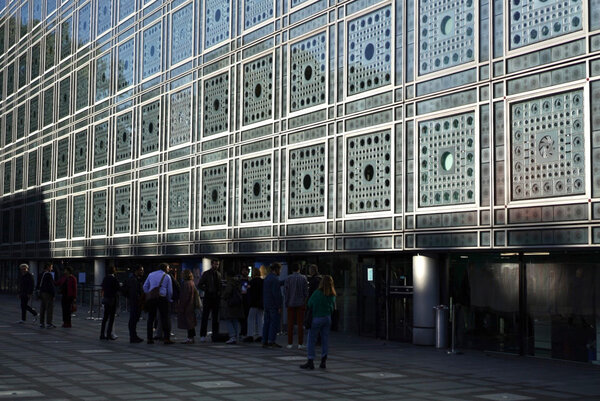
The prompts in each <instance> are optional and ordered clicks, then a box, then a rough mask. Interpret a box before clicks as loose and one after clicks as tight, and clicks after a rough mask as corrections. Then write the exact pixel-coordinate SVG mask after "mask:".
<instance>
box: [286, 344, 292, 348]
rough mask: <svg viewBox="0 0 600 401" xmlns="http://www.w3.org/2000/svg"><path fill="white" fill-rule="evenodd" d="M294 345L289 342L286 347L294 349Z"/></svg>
mask: <svg viewBox="0 0 600 401" xmlns="http://www.w3.org/2000/svg"><path fill="white" fill-rule="evenodd" d="M293 346H294V345H293V344H288V345H286V346H285V347H286V348H287V349H292V347H293Z"/></svg>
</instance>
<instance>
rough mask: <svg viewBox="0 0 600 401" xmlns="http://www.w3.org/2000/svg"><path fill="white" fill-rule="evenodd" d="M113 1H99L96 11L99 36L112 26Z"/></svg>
mask: <svg viewBox="0 0 600 401" xmlns="http://www.w3.org/2000/svg"><path fill="white" fill-rule="evenodd" d="M111 16H112V0H98V9H97V10H96V26H97V31H96V32H97V33H98V35H100V34H102V33H104V32H106V31H107V30H109V29H110V26H111Z"/></svg>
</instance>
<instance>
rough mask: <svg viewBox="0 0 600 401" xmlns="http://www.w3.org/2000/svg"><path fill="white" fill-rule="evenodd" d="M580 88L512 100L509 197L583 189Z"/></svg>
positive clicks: (574, 193) (583, 158)
mask: <svg viewBox="0 0 600 401" xmlns="http://www.w3.org/2000/svg"><path fill="white" fill-rule="evenodd" d="M583 110H584V102H583V90H581V89H577V90H573V91H569V92H563V93H559V94H554V95H548V96H544V97H539V98H536V99H532V100H526V101H522V102H518V103H513V104H511V108H510V113H511V114H510V116H511V167H512V180H511V181H512V191H511V193H512V199H513V200H521V199H536V198H547V197H553V196H566V195H577V194H584V193H585V185H584V184H585V157H586V152H585V147H584V142H585V141H584V129H583V127H584V118H585V117H584V114H583Z"/></svg>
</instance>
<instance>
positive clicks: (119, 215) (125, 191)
mask: <svg viewBox="0 0 600 401" xmlns="http://www.w3.org/2000/svg"><path fill="white" fill-rule="evenodd" d="M130 215H131V186H129V185H124V186H122V187H117V188H115V199H114V220H113V225H114V231H115V234H125V233H129V228H130V222H129V221H130Z"/></svg>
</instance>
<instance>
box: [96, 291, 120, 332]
mask: <svg viewBox="0 0 600 401" xmlns="http://www.w3.org/2000/svg"><path fill="white" fill-rule="evenodd" d="M116 313H117V301H116V300H114V301H112V302H110V303H107V304H104V316H102V326H100V336H101V337H104V336H106V337H109V336H111V335H112V331H113V325H114V324H115V314H116ZM107 321H108V327H106V322H107ZM105 328H106V329H107V330H106V333H104V329H105Z"/></svg>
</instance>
